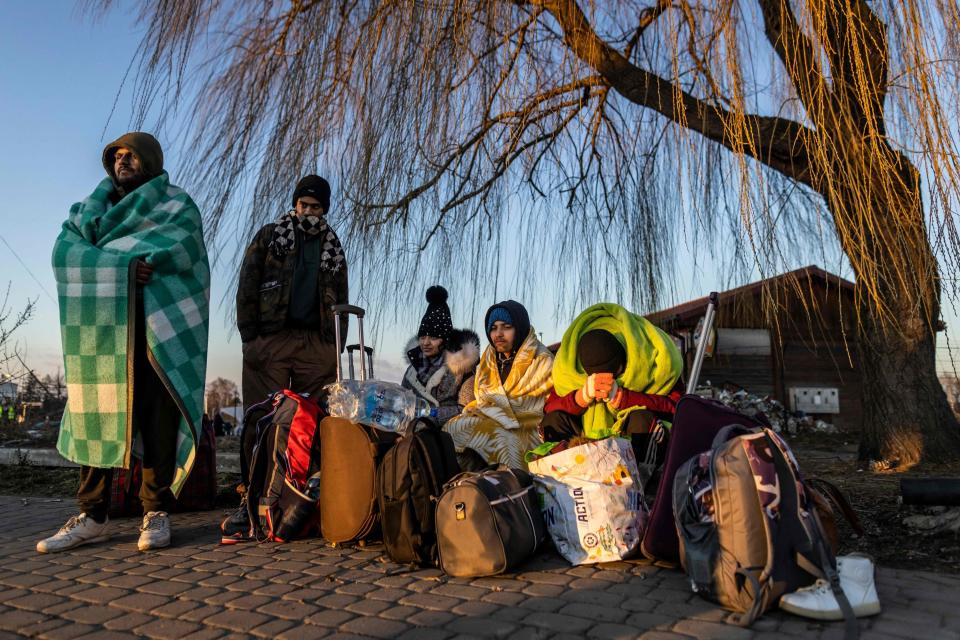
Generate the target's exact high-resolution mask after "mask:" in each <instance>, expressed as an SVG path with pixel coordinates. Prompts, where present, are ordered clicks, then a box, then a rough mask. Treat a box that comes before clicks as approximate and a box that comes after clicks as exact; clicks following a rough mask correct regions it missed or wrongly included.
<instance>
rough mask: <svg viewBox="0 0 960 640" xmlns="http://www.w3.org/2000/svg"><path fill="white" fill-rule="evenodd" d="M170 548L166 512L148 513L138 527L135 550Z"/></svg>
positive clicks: (168, 519)
mask: <svg viewBox="0 0 960 640" xmlns="http://www.w3.org/2000/svg"><path fill="white" fill-rule="evenodd" d="M169 546H170V516H168V515H167V512H166V511H148V512H147V513H146V515H144V516H143V524H141V525H140V539H139V540H137V549H139V550H140V551H149V550H151V549H162V548H164V547H169Z"/></svg>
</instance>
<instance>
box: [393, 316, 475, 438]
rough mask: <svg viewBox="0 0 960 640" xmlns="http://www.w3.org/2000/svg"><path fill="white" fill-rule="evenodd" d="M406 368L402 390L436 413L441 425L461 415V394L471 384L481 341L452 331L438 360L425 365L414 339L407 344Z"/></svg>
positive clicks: (473, 335) (471, 334)
mask: <svg viewBox="0 0 960 640" xmlns="http://www.w3.org/2000/svg"><path fill="white" fill-rule="evenodd" d="M404 355H405V356H406V359H407V362H408V363H409V364H410V366H409V367H407V371H406V373H404V375H403V381H402V382H401V386H403V387H404V388H406V389H410V390H411V391H413V392H414V393H415V394H417V396H419V397H420V398H423V399H424V400H426V401H427V402H428V403H430V406H431V407H433V408H436V409H437V421H438V422H439V423H440V424H441V425H443V424H445V423H446V422H447V420H449V419H450V418H452V417H453V416H455V415H458V414H459V413H460V412H461V411H463V404H461V402H460V390H461V388H463V387H464V386H465V385H468V384H469V385H472V384H473V374H474V372H475V371H476V369H477V364H478V363H479V362H480V338H479V337H477V334H475V333H474V332H472V331H468V330H463V331H457V330H454V331H453V333H452V334H451V335H450V338H449V339H448V340H447V341H446V344H445V345H444V349H443V350H442V351H441V352H440V356H441V357H439V358H437V359H436V360H435V362H433V363H426V362H424V355H423V352H422V351H421V350H420V345H419V344H418V343H417V338H416V337H414V338H412V339H411V340H410V342H408V343H407V348H406V352H405V354H404Z"/></svg>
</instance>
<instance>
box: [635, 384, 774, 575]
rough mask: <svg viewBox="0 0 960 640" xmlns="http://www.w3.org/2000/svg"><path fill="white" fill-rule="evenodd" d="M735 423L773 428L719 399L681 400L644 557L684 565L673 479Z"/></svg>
mask: <svg viewBox="0 0 960 640" xmlns="http://www.w3.org/2000/svg"><path fill="white" fill-rule="evenodd" d="M731 424H742V425H743V426H745V427H768V426H770V425H769V424H768V423H767V422H766V419H765V418H764V417H763V416H762V414H761V415H760V416H757V417H753V418H751V417H749V416H745V415H743V414H742V413H738V412H737V411H734V410H733V409H731V408H730V407H728V406H726V405H724V404H721V403H719V402H717V401H716V400H710V399H708V398H701V397H700V396H697V395H692V394H687V395H685V396H683V397H682V398H680V401H679V402H678V403H677V411H676V413H675V414H674V416H673V427H672V428H671V429H670V440H669V442H668V443H667V458H666V460H664V463H663V475H661V476H660V485H659V486H658V487H657V497H656V498H655V499H654V501H653V508H652V509H651V510H650V518H649V520H647V529H646V531H644V534H643V540H642V541H641V543H640V550H641V551H642V552H643V555H645V556H647V557H648V558H650V559H651V560H664V561H667V562H676V563H678V562H680V541H679V540H678V539H677V528H676V525H675V524H674V520H673V476H675V475H676V474H677V469H679V468H680V465H682V464H683V463H684V462H686V461H687V460H689V459H690V458H691V457H693V456H695V455H697V454H699V453H703V452H704V451H708V450H709V449H710V448H711V447H712V446H713V438H714V436H716V435H717V433H719V432H720V430H721V429H723V428H724V427H726V426H727V425H731Z"/></svg>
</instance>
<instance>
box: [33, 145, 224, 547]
mask: <svg viewBox="0 0 960 640" xmlns="http://www.w3.org/2000/svg"><path fill="white" fill-rule="evenodd" d="M103 165H104V168H105V169H106V170H107V173H108V174H109V178H107V179H105V180H103V181H102V182H101V183H100V184H99V185H97V188H96V189H95V190H94V192H93V193H92V194H91V195H90V196H89V197H87V199H85V200H84V201H83V202H78V203H77V204H75V205H73V207H71V208H70V215H69V217H68V218H67V221H66V222H64V224H63V230H62V231H61V233H60V235H59V237H58V238H57V241H56V243H55V245H54V249H53V268H54V273H55V275H56V279H57V292H58V297H59V302H60V330H61V339H62V343H63V356H64V366H65V370H66V382H67V408H66V411H64V415H63V422H62V424H61V426H60V437H59V440H58V442H57V449H58V450H59V451H60V453H61V454H62V455H63V456H64V457H66V458H67V459H69V460H72V461H74V462H77V463H78V464H80V465H81V471H80V489H79V491H78V492H77V498H78V502H79V506H80V510H81V514H80V515H79V516H75V517H73V518H71V519H70V520H69V521H68V522H67V524H66V525H64V526H63V528H61V529H60V531H59V532H58V533H57V534H56V535H54V536H52V537H50V538H47V539H45V540H42V541H41V542H40V543H38V544H37V550H38V551H40V552H42V553H45V552H53V551H62V550H64V549H69V548H72V547H76V546H78V545H81V544H87V543H91V542H97V541H101V540H106V539H107V538H108V537H109V535H110V525H109V520H108V517H107V510H108V508H109V503H110V483H111V479H112V470H113V468H114V467H124V468H129V466H130V459H131V456H133V455H136V456H137V457H140V458H142V460H143V484H142V486H141V489H140V499H141V502H142V503H143V508H144V512H145V515H144V518H143V525H142V527H141V534H140V541H139V544H138V547H139V548H140V550H141V551H145V550H147V549H155V548H160V547H165V546H167V545H169V544H170V523H169V517H168V515H167V512H166V509H167V508H168V505H169V504H170V502H172V500H173V499H174V496H175V495H176V494H177V493H178V492H179V491H180V488H181V487H182V486H183V484H184V481H185V480H186V478H187V475H188V474H189V473H190V470H191V469H192V467H193V462H194V456H195V449H196V442H197V430H198V429H199V428H200V417H201V414H202V405H203V392H204V383H205V378H206V368H207V332H208V309H209V297H210V269H209V265H208V263H207V252H206V248H205V246H204V241H203V229H202V225H201V219H200V212H199V210H198V209H197V206H196V204H194V202H193V200H191V199H190V196H188V195H187V194H186V193H185V192H184V191H183V190H182V189H180V188H179V187H176V186H174V185H172V184H171V183H170V179H169V176H168V175H167V173H166V172H165V171H164V170H163V151H162V150H161V148H160V144H159V143H158V142H157V141H156V139H155V138H154V137H153V136H151V135H149V134H146V133H139V132H134V133H128V134H126V135H124V136H122V137H121V138H119V139H118V140H116V141H114V142H112V143H110V144H109V145H107V147H106V149H105V150H104V152H103Z"/></svg>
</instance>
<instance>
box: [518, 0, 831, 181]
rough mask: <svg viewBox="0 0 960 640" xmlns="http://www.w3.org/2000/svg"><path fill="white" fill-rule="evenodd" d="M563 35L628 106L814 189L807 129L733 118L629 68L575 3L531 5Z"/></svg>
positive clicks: (552, 0)
mask: <svg viewBox="0 0 960 640" xmlns="http://www.w3.org/2000/svg"><path fill="white" fill-rule="evenodd" d="M533 2H534V3H535V4H537V5H539V6H543V7H544V8H545V9H546V10H547V11H549V12H550V13H551V14H552V15H553V16H554V18H555V19H556V20H557V22H558V23H559V24H560V26H561V28H562V29H563V40H564V43H566V45H567V46H568V47H569V48H570V50H571V51H572V52H573V53H574V54H575V55H576V56H577V57H578V58H580V59H581V60H582V61H584V62H585V63H587V64H588V65H590V66H591V67H593V68H594V69H595V70H596V71H597V72H598V73H599V74H600V75H601V76H603V79H604V81H605V82H607V83H609V84H610V86H612V87H613V88H614V89H615V90H616V91H617V92H618V93H619V94H621V95H622V96H623V97H625V98H626V99H627V100H630V101H631V102H634V103H636V104H639V105H641V106H644V107H648V108H650V109H653V110H654V111H656V112H658V113H660V114H661V115H663V116H665V117H667V118H669V119H670V120H672V121H674V122H676V123H677V124H679V125H681V126H684V127H687V128H689V129H692V130H693V131H696V132H698V133H700V134H701V135H703V136H705V137H706V138H708V139H710V140H713V141H714V142H717V143H719V144H721V145H723V146H724V147H727V148H728V149H730V150H732V151H735V152H737V153H743V154H745V155H748V156H750V157H752V158H755V159H757V160H759V161H760V162H762V163H764V164H766V165H767V166H769V167H771V168H772V169H775V170H777V171H779V172H780V173H782V174H784V175H785V176H787V177H789V178H792V179H794V180H797V181H799V182H802V183H804V184H806V185H808V186H811V187H813V186H814V185H813V180H812V175H811V167H810V159H809V154H808V150H807V146H808V141H809V139H810V137H811V136H812V135H813V132H812V131H810V130H809V129H808V128H807V127H805V126H803V125H802V124H800V123H798V122H795V121H793V120H787V119H785V118H777V117H769V116H759V115H753V114H746V115H735V114H734V113H732V112H731V111H729V110H727V109H724V108H722V107H718V106H715V105H711V104H709V103H708V102H706V101H704V100H701V99H699V98H697V97H695V96H693V95H692V94H690V93H688V92H686V91H684V90H683V89H681V88H680V87H678V86H677V85H675V84H674V83H672V82H670V81H669V80H666V79H664V78H662V77H660V76H659V75H657V74H655V73H652V72H650V71H646V70H644V69H641V68H639V67H637V66H636V65H634V64H632V63H631V62H630V61H629V60H627V59H626V58H624V57H623V55H622V54H621V53H620V52H619V51H617V50H616V49H614V48H613V47H611V46H610V45H609V44H607V43H606V42H605V41H604V40H603V39H601V38H600V37H599V36H598V35H597V33H596V31H595V30H594V29H593V27H592V26H591V25H590V23H589V21H588V20H587V18H586V16H585V15H584V13H583V11H582V10H581V9H580V6H579V5H578V4H577V3H576V1H575V0H533Z"/></svg>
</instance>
